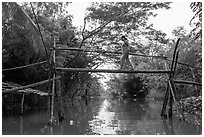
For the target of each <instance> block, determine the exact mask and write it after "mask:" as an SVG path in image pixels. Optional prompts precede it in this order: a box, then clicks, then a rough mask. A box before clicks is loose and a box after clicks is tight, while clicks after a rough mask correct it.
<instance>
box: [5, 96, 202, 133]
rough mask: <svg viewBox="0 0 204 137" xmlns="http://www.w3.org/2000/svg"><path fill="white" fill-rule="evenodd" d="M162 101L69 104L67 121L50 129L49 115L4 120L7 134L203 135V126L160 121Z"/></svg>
mask: <svg viewBox="0 0 204 137" xmlns="http://www.w3.org/2000/svg"><path fill="white" fill-rule="evenodd" d="M161 105H162V102H161V101H148V102H147V101H140V100H137V101H127V100H125V101H124V100H123V101H119V100H108V99H104V100H97V101H96V100H90V101H89V102H88V103H87V101H84V100H81V101H73V102H67V103H66V104H65V113H66V114H65V115H66V119H65V120H64V121H63V122H62V123H60V124H59V125H56V126H48V125H47V121H48V112H47V111H39V112H35V113H28V114H25V115H23V116H15V115H10V116H9V115H7V116H4V115H3V118H2V133H3V134H42V135H43V134H44V135H46V134H55V135H56V134H57V135H63V134H67V135H84V134H88V135H93V134H98V135H102V134H111V135H112V134H125V135H131V134H133V135H140V134H146V135H157V134H172V135H173V134H177V135H180V134H201V131H202V130H201V129H202V128H201V126H196V125H193V124H191V123H187V122H181V121H180V120H179V119H178V118H176V117H173V119H166V120H164V119H162V118H161V117H160V112H161Z"/></svg>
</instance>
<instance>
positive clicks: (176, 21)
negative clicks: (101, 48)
mask: <svg viewBox="0 0 204 137" xmlns="http://www.w3.org/2000/svg"><path fill="white" fill-rule="evenodd" d="M87 6H88V3H87V2H73V3H72V4H70V6H69V13H70V14H72V15H73V25H74V26H76V27H79V26H83V19H84V16H85V12H86V7H87ZM189 6H190V2H188V1H187V2H173V3H172V4H171V9H169V10H164V9H160V10H157V11H156V12H157V14H158V16H156V17H154V18H153V17H152V18H150V20H149V23H153V25H154V27H155V28H156V29H158V30H161V31H163V32H165V33H166V34H167V36H168V37H171V33H172V31H173V29H175V28H176V27H178V26H184V28H185V29H187V30H188V31H190V29H191V28H190V25H189V22H190V20H191V18H192V17H193V12H192V10H191V9H190V7H189Z"/></svg>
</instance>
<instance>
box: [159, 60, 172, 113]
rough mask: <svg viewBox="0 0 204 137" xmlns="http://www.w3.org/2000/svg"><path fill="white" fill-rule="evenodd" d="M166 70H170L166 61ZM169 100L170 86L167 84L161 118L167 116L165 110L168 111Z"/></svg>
mask: <svg viewBox="0 0 204 137" xmlns="http://www.w3.org/2000/svg"><path fill="white" fill-rule="evenodd" d="M164 68H165V69H166V70H167V69H168V66H167V63H166V60H164ZM166 76H167V78H169V77H170V74H169V75H168V74H166ZM168 99H169V84H168V83H167V88H166V93H165V97H164V102H163V106H162V112H161V116H165V114H164V113H165V110H166V106H167V103H168Z"/></svg>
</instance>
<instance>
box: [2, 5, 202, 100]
mask: <svg viewBox="0 0 204 137" xmlns="http://www.w3.org/2000/svg"><path fill="white" fill-rule="evenodd" d="M19 5H20V6H19ZM201 5H202V4H201V3H199V2H195V3H192V4H191V5H190V7H191V8H192V9H193V11H194V13H195V16H194V17H193V18H192V21H195V19H196V18H198V19H199V20H198V21H197V22H196V24H195V29H194V30H192V32H191V34H196V35H195V37H196V39H195V37H189V34H187V33H186V31H185V29H184V28H183V27H178V28H176V29H175V30H174V31H173V34H174V36H175V38H173V39H167V38H166V34H165V33H164V32H162V31H160V30H156V29H154V26H153V25H152V24H148V18H149V17H152V16H153V17H154V16H156V14H155V13H154V11H155V10H158V9H169V8H170V6H171V3H168V2H103V3H102V2H93V3H91V6H90V7H88V8H87V16H86V17H85V18H84V26H83V28H81V30H80V31H78V30H77V29H76V28H75V27H73V25H72V16H71V15H69V14H68V12H67V8H69V3H61V2H57V3H53V2H52V3H51V2H50V3H45V2H36V3H26V2H24V3H18V4H17V3H7V2H4V3H2V38H3V43H2V55H3V64H2V66H3V69H5V68H12V67H17V66H23V65H28V64H32V63H35V62H39V61H44V60H46V59H47V57H48V56H49V54H50V52H49V48H51V47H52V46H53V37H57V38H59V41H58V44H57V46H58V47H62V48H66V47H76V48H82V49H91V50H95V49H96V50H102V51H116V52H117V51H120V50H121V48H120V41H119V38H120V37H121V35H125V36H126V37H127V38H128V39H129V43H130V46H131V52H133V53H139V54H145V55H163V56H167V57H168V58H169V59H171V58H172V55H173V50H174V47H175V42H176V40H177V39H178V38H181V41H180V43H179V50H180V54H179V62H184V63H186V64H189V65H191V66H195V67H197V68H201V67H202V63H201V62H202V52H201V48H202V39H201V37H198V35H197V34H201V32H202V16H201V15H202V6H201ZM192 21H191V22H192ZM39 30H40V32H39ZM41 36H42V37H41ZM199 36H201V35H199ZM56 56H57V64H56V65H57V66H60V67H72V68H92V69H95V68H97V67H99V66H100V65H101V64H104V63H107V62H114V64H115V65H116V67H115V68H118V66H119V60H120V56H117V55H115V54H113V55H112V54H105V53H103V54H100V53H92V52H91V53H83V52H74V51H63V52H62V51H57V52H56ZM130 58H131V62H133V64H134V69H136V70H158V69H159V70H162V69H164V61H163V60H162V59H155V58H144V57H135V56H130ZM170 64H171V62H168V65H169V66H170ZM48 68H49V67H48V65H47V64H44V65H37V66H34V67H27V68H24V69H18V70H12V71H5V72H3V81H12V82H15V83H19V84H22V85H26V84H30V83H34V82H37V81H41V80H45V79H48V70H49V69H48ZM177 70H178V71H177V72H176V75H175V76H176V79H182V80H189V81H195V82H201V70H200V69H194V68H189V67H187V66H182V65H178V67H177ZM62 76H63V80H64V81H63V87H64V91H65V92H64V93H66V94H67V95H68V96H69V97H73V96H75V95H76V94H81V91H86V88H87V87H90V85H94V84H92V83H94V82H95V81H96V77H94V76H93V75H91V74H90V73H68V72H64V73H62ZM166 78H167V77H166V76H165V75H163V74H161V75H160V74H157V75H155V74H137V75H133V76H132V77H130V76H129V75H124V74H121V75H113V76H112V77H111V79H110V81H109V82H108V85H109V86H110V89H111V90H110V92H113V93H114V92H118V91H117V90H113V89H120V90H122V91H125V92H122V91H121V92H120V93H119V95H121V94H123V93H128V94H129V95H130V96H134V95H135V93H136V94H137V92H138V91H141V89H146V88H145V87H146V86H147V87H148V88H149V89H153V88H154V89H160V90H163V91H164V89H165V85H166V83H165V80H166ZM135 81H138V82H135ZM135 83H138V84H139V85H136V86H134V84H135ZM97 84H98V83H97V82H96V85H97ZM130 87H132V88H130ZM142 87H144V88H142ZM95 88H96V89H97V86H96V87H95ZM177 89H178V91H181V92H178V95H177V96H178V97H179V98H183V97H187V96H191V95H195V96H197V95H199V94H200V91H201V88H199V87H197V86H190V85H183V84H178V85H177ZM186 89H188V90H189V92H184V91H186ZM83 93H84V92H83ZM144 93H145V95H146V93H148V92H144ZM124 95H125V94H124Z"/></svg>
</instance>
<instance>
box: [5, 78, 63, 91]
mask: <svg viewBox="0 0 204 137" xmlns="http://www.w3.org/2000/svg"><path fill="white" fill-rule="evenodd" d="M60 78H61V77H56V78H55V79H56V80H57V79H60ZM46 83H49V80H44V81H40V82H37V83H33V84H29V85H25V86H21V87H17V88H12V89H6V90H2V93H3V94H5V93H10V92H13V91H16V90H22V89H26V88H31V87H36V86H39V85H43V84H46Z"/></svg>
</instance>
